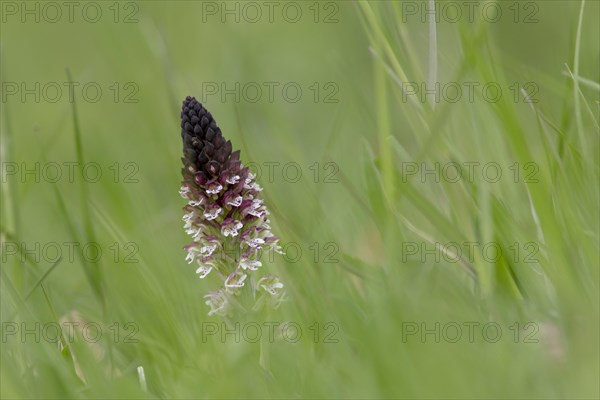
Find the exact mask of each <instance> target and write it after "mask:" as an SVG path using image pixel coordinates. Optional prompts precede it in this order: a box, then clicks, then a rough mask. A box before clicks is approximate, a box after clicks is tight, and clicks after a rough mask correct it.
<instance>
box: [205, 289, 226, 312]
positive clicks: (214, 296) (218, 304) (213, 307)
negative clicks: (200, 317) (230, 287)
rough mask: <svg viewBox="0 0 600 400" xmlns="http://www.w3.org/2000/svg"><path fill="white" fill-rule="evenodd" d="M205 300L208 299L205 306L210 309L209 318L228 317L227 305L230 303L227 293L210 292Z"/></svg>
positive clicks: (220, 291) (219, 291)
mask: <svg viewBox="0 0 600 400" xmlns="http://www.w3.org/2000/svg"><path fill="white" fill-rule="evenodd" d="M204 298H205V299H208V300H206V301H205V302H204V304H206V305H207V306H209V307H210V311H209V312H208V315H209V316H210V315H213V314H217V315H221V316H225V315H226V313H227V305H228V304H229V302H228V300H227V295H226V294H225V291H223V290H222V289H220V290H217V291H215V292H210V293H208V294H207V295H205V296H204Z"/></svg>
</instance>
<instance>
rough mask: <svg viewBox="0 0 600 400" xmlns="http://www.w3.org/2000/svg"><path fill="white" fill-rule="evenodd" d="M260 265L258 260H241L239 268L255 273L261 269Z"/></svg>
mask: <svg viewBox="0 0 600 400" xmlns="http://www.w3.org/2000/svg"><path fill="white" fill-rule="evenodd" d="M261 266H262V263H261V262H260V261H258V260H241V261H240V267H241V268H242V269H248V270H250V271H256V270H257V269H258V267H261Z"/></svg>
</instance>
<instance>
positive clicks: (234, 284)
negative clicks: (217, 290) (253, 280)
mask: <svg viewBox="0 0 600 400" xmlns="http://www.w3.org/2000/svg"><path fill="white" fill-rule="evenodd" d="M247 277H248V275H246V274H244V273H243V272H239V271H236V272H232V273H231V274H229V276H228V277H227V279H225V288H226V289H239V288H241V287H243V286H244V281H245V280H246V278H247Z"/></svg>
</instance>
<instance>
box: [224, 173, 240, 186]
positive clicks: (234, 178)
mask: <svg viewBox="0 0 600 400" xmlns="http://www.w3.org/2000/svg"><path fill="white" fill-rule="evenodd" d="M239 181H240V176H239V175H234V176H230V177H228V178H227V179H226V180H225V182H227V183H229V184H230V185H235V184H236V183H238V182H239Z"/></svg>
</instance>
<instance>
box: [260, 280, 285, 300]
mask: <svg viewBox="0 0 600 400" xmlns="http://www.w3.org/2000/svg"><path fill="white" fill-rule="evenodd" d="M256 286H257V287H259V288H262V289H263V290H264V291H265V292H267V293H269V294H270V295H272V296H276V295H278V294H280V293H281V289H283V283H281V282H280V281H279V278H278V277H276V276H273V275H265V276H263V277H262V278H260V279H259V280H258V282H257V283H256Z"/></svg>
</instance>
